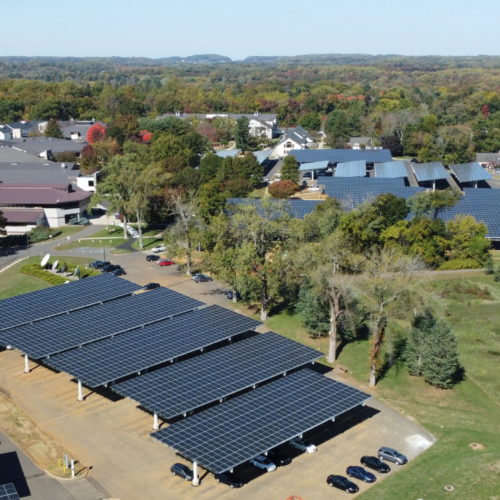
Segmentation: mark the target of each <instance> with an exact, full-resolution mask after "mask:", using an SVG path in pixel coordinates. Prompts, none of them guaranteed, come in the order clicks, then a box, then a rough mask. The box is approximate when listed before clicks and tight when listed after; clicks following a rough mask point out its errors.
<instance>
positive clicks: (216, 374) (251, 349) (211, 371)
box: [113, 332, 323, 419]
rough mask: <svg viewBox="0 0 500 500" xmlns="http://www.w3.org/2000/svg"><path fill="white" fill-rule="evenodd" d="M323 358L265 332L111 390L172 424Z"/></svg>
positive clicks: (132, 380) (280, 337) (315, 352)
mask: <svg viewBox="0 0 500 500" xmlns="http://www.w3.org/2000/svg"><path fill="white" fill-rule="evenodd" d="M322 356H323V354H322V353H320V352H318V351H315V350H314V349H311V348H309V347H306V346H304V345H302V344H299V343H297V342H294V341H292V340H289V339H287V338H286V337H283V336H281V335H278V334H276V333H273V332H268V333H263V334H258V335H255V336H253V337H250V338H246V339H244V340H240V341H238V342H233V343H232V344H230V345H227V346H224V347H221V348H219V349H216V350H214V351H211V352H207V353H206V354H204V355H203V356H196V357H194V358H191V359H188V360H185V361H182V362H181V363H176V364H173V365H171V366H167V367H164V368H160V369H158V370H156V371H154V372H151V373H147V374H145V375H142V376H141V377H136V378H133V379H130V380H127V381H125V382H121V383H119V384H116V385H114V386H113V390H114V391H115V392H117V393H118V394H121V395H122V396H126V397H130V398H132V399H134V400H135V401H137V402H138V403H140V405H141V406H142V407H144V408H146V409H148V410H150V411H152V412H154V413H157V414H158V415H160V416H162V417H164V418H166V419H172V418H174V417H176V416H178V415H181V414H183V413H186V412H189V411H191V410H194V409H196V408H200V407H201V406H204V405H207V404H209V403H212V402H214V401H217V400H218V399H220V398H224V397H226V396H228V395H230V394H234V393H236V392H238V391H241V390H243V389H246V388H248V387H251V386H253V385H254V384H258V383H260V382H263V381H265V380H268V379H270V378H272V377H275V376H277V375H279V374H281V373H284V372H286V371H289V370H293V369H294V368H298V367H299V366H303V365H304V364H307V363H310V362H311V361H314V360H316V359H319V358H320V357H322Z"/></svg>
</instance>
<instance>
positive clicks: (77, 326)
mask: <svg viewBox="0 0 500 500" xmlns="http://www.w3.org/2000/svg"><path fill="white" fill-rule="evenodd" d="M201 305H203V303H202V302H199V301H198V300H195V299H192V298H191V297H187V296H186V295H182V294H180V293H177V292H174V291H173V290H170V289H168V288H157V289H156V290H151V291H149V292H144V293H141V294H137V295H132V296H127V297H123V298H119V299H116V300H113V301H109V302H104V304H100V305H95V306H91V307H86V308H84V309H79V310H77V311H74V312H71V313H69V314H63V315H59V316H54V317H51V318H47V319H44V320H41V321H37V322H36V323H34V324H28V325H23V326H19V327H17V328H13V329H9V330H5V331H3V332H0V344H3V345H12V346H14V347H15V348H17V349H19V350H21V351H22V352H24V353H26V354H28V355H29V357H31V358H33V359H39V358H43V357H45V356H49V355H51V354H55V353H57V352H61V351H65V350H67V349H71V348H74V347H78V346H80V345H83V344H86V343H88V342H93V341H95V340H98V339H102V338H105V337H109V336H110V335H115V334H117V333H120V332H123V331H126V330H130V329H131V328H137V327H138V326H142V325H146V324H148V323H152V322H154V321H158V320H161V319H164V318H168V317H170V316H173V315H175V314H180V313H183V312H186V311H190V310H192V309H195V308H196V307H200V306H201Z"/></svg>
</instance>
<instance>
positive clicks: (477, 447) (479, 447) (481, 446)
mask: <svg viewBox="0 0 500 500" xmlns="http://www.w3.org/2000/svg"><path fill="white" fill-rule="evenodd" d="M469 446H470V447H471V448H472V449H473V450H474V451H478V450H484V449H485V448H486V446H484V444H481V443H469Z"/></svg>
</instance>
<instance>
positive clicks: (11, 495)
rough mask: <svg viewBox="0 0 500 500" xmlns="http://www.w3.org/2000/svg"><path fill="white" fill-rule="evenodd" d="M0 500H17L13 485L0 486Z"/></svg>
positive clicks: (17, 496)
mask: <svg viewBox="0 0 500 500" xmlns="http://www.w3.org/2000/svg"><path fill="white" fill-rule="evenodd" d="M0 500H19V495H18V494H17V490H16V487H15V486H14V484H13V483H7V484H0Z"/></svg>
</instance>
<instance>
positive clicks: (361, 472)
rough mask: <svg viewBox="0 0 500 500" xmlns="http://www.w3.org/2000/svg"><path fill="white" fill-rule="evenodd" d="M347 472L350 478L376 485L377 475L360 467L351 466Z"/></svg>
mask: <svg viewBox="0 0 500 500" xmlns="http://www.w3.org/2000/svg"><path fill="white" fill-rule="evenodd" d="M345 472H346V474H347V475H348V476H349V477H353V478H355V479H359V480H360V481H364V482H365V483H374V482H375V481H376V479H377V478H376V477H375V474H372V473H371V472H368V471H367V470H366V469H364V468H363V467H361V466H360V465H350V466H349V467H347V469H346V471H345Z"/></svg>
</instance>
